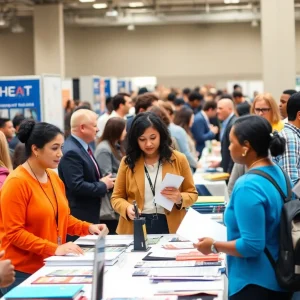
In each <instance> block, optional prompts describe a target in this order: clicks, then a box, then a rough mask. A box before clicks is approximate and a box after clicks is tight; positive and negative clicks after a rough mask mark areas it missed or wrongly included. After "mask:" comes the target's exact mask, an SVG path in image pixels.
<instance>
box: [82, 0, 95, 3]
mask: <svg viewBox="0 0 300 300" xmlns="http://www.w3.org/2000/svg"><path fill="white" fill-rule="evenodd" d="M95 1H96V0H79V2H81V3H89V2H95Z"/></svg>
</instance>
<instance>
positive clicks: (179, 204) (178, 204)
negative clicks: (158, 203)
mask: <svg viewBox="0 0 300 300" xmlns="http://www.w3.org/2000/svg"><path fill="white" fill-rule="evenodd" d="M182 201H183V200H182V196H181V199H180V203H176V205H177V206H179V207H180V206H181V205H182Z"/></svg>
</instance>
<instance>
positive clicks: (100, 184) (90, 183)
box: [58, 109, 115, 240]
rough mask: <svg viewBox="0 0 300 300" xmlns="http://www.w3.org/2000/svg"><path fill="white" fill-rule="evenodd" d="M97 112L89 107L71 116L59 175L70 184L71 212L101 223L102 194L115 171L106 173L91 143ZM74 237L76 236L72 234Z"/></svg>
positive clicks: (84, 219)
mask: <svg viewBox="0 0 300 300" xmlns="http://www.w3.org/2000/svg"><path fill="white" fill-rule="evenodd" d="M97 132H98V128H97V114H96V113H94V112H93V111H91V110H88V109H80V110H77V111H75V112H74V113H73V114H72V117H71V135H70V136H69V137H68V138H67V140H66V142H65V144H64V148H63V154H64V155H63V157H62V159H61V161H60V164H59V166H58V172H59V176H60V178H61V179H62V181H63V182H64V184H65V186H66V194H67V198H68V201H69V206H70V209H71V214H72V215H73V216H74V217H76V218H78V219H80V220H83V221H87V222H91V223H95V224H98V223H99V215H100V206H101V197H103V196H104V195H105V194H106V192H107V190H109V189H111V188H113V186H114V181H115V179H114V178H111V174H110V175H108V176H106V177H102V176H101V173H100V168H99V166H98V164H97V161H96V160H95V158H94V156H93V153H92V151H91V149H90V147H89V143H91V142H92V141H94V140H95V137H96V134H97ZM69 240H74V237H72V238H69Z"/></svg>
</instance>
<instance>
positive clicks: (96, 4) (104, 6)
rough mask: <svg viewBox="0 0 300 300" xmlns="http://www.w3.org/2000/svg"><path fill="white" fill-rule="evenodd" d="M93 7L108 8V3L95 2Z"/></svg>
mask: <svg viewBox="0 0 300 300" xmlns="http://www.w3.org/2000/svg"><path fill="white" fill-rule="evenodd" d="M93 7H94V8H95V9H104V8H107V4H106V3H95V4H93Z"/></svg>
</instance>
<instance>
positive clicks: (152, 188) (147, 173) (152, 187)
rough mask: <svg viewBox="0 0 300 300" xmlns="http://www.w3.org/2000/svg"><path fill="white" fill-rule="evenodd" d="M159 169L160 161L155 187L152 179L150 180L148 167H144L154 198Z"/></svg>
mask: <svg viewBox="0 0 300 300" xmlns="http://www.w3.org/2000/svg"><path fill="white" fill-rule="evenodd" d="M159 167H160V160H159V161H158V167H157V172H156V175H155V181H154V186H153V184H152V181H151V178H150V175H149V172H148V170H147V167H146V165H145V166H144V168H145V173H146V176H147V179H148V182H149V185H150V189H151V191H152V195H153V197H155V186H156V180H157V175H158V171H159Z"/></svg>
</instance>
